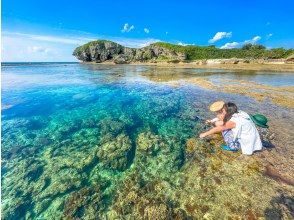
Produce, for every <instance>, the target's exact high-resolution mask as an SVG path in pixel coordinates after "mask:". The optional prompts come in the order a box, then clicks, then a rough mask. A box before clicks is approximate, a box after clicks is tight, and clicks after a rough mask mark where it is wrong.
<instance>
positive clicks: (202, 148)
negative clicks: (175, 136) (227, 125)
mask: <svg viewBox="0 0 294 220" xmlns="http://www.w3.org/2000/svg"><path fill="white" fill-rule="evenodd" d="M212 152H213V149H212V148H211V147H209V146H208V144H207V143H206V142H205V141H203V140H200V139H196V138H189V139H188V140H187V141H186V148H185V156H186V159H190V158H192V157H193V156H196V157H197V156H199V157H203V156H206V155H207V154H210V153H212Z"/></svg>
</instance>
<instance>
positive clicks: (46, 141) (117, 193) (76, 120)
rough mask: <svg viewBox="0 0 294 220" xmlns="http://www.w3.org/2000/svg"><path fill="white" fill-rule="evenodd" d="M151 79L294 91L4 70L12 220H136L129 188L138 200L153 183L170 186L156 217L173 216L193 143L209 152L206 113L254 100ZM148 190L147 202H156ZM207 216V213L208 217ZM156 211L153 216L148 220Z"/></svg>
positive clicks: (110, 69) (280, 78)
mask: <svg viewBox="0 0 294 220" xmlns="http://www.w3.org/2000/svg"><path fill="white" fill-rule="evenodd" d="M150 72H154V73H158V72H160V73H161V75H162V81H169V80H179V79H182V78H185V77H191V76H195V75H199V76H208V77H212V78H215V79H216V80H217V78H218V77H223V76H226V77H228V78H230V79H247V80H251V81H254V80H255V81H257V82H265V81H266V83H269V84H272V85H292V86H293V85H294V79H293V76H292V75H291V77H290V78H289V76H288V75H287V74H286V75H287V76H285V74H280V75H277V74H275V75H273V74H264V73H263V74H260V75H255V76H252V74H243V75H240V73H233V72H230V73H229V74H228V73H227V72H226V71H223V70H203V69H202V70H197V69H165V70H162V69H158V68H156V67H148V66H128V65H115V66H112V65H110V66H107V65H85V64H77V63H51V64H50V63H45V64H44V63H38V64H30V65H25V64H22V65H19V64H11V65H4V66H2V140H1V141H2V176H1V178H2V211H3V214H4V217H5V219H22V218H26V219H32V218H36V219H53V218H54V219H73V218H86V219H87V218H88V219H92V218H94V217H93V216H100V217H101V218H105V216H108V218H110V219H112V218H111V217H109V216H112V215H113V213H112V212H114V211H113V210H115V212H116V213H119V214H117V215H119V216H127V215H130V213H131V212H132V211H131V209H132V208H125V206H126V204H125V201H120V199H121V198H122V197H124V196H125V195H128V196H131V195H129V194H127V193H126V192H127V190H129V189H128V188H132V187H134V188H136V189H137V191H138V190H139V189H141V188H143V187H145V188H146V187H147V186H148V184H151V183H152V184H151V185H154V181H157V182H159V183H160V184H165V185H168V187H165V191H164V199H161V200H159V199H157V200H156V202H157V203H158V201H160V203H162V204H164V206H163V210H157V211H158V212H164V213H166V212H167V211H166V210H165V208H166V207H165V206H167V205H166V204H169V203H168V201H170V202H175V197H176V196H175V195H173V193H172V192H176V191H180V189H181V187H183V185H182V184H183V183H182V182H181V175H183V168H184V167H185V166H187V163H188V162H189V157H188V156H189V155H188V153H187V140H189V139H191V138H192V139H193V141H196V142H197V143H198V141H199V143H198V144H199V146H200V145H203V144H204V145H207V143H202V141H200V140H199V139H198V138H197V136H198V134H199V132H201V131H202V130H204V129H206V128H207V127H206V126H205V125H204V124H203V121H202V120H201V119H204V118H206V117H211V115H210V114H209V113H208V112H207V105H208V104H209V103H210V102H212V101H214V100H216V99H218V98H224V99H232V100H239V101H240V102H241V101H242V100H243V101H244V102H246V100H247V99H248V98H246V97H240V96H234V95H229V94H217V93H216V92H210V91H207V90H203V89H201V88H198V87H196V86H191V85H185V84H183V85H181V86H178V87H174V86H172V85H168V84H164V83H160V84H159V83H157V82H155V81H158V80H153V78H152V77H150ZM163 72H164V73H163ZM146 73H148V77H147V76H146ZM225 73H226V74H227V75H225ZM151 75H152V74H151ZM154 77H156V76H154ZM285 77H287V79H288V80H285ZM265 79H266V80H265ZM248 100H249V99H248ZM250 102H253V103H254V101H252V100H250ZM205 154H207V155H214V154H215V146H213V145H209V146H208V147H206V151H205ZM204 160H205V158H204ZM198 168H200V166H199V167H198ZM195 169H196V168H195ZM216 182H217V183H218V181H216ZM122 186H125V188H123V187H122ZM126 186H127V187H126ZM207 186H209V184H207ZM153 187H154V186H153ZM162 187H163V186H162ZM145 188H144V189H145ZM151 188H152V187H151ZM151 188H150V190H151V192H149V193H150V195H152V189H151ZM163 188H164V187H163ZM148 189H149V188H148V187H147V191H144V195H143V194H142V195H141V196H143V197H144V198H145V196H147V197H146V198H148ZM197 190H199V189H197ZM137 191H136V192H137ZM153 191H154V189H153ZM140 193H143V192H140ZM202 193H203V192H202ZM137 196H139V197H140V195H137ZM136 198H137V197H136ZM149 199H150V198H149ZM126 200H130V201H131V200H132V199H131V198H126ZM147 200H148V199H147ZM163 200H164V202H163ZM136 201H137V200H136ZM152 201H153V200H152ZM153 202H154V201H153ZM138 203H139V202H138ZM157 203H156V204H157ZM148 204H149V205H150V204H153V203H152V202H149V203H148ZM144 206H145V205H144ZM173 206H174V207H176V206H175V205H173ZM152 207H153V206H152ZM167 207H168V208H166V209H168V210H170V209H171V208H170V207H169V206H167ZM186 209H187V210H189V208H187V207H186ZM206 209H207V208H203V207H202V209H201V210H202V211H203V214H205V212H207V210H206ZM187 210H186V211H185V212H188V211H187ZM157 211H154V210H153V209H152V208H150V209H149V208H148V210H147V211H146V210H145V211H142V212H143V214H142V216H145V218H146V215H147V216H149V217H150V216H152V215H153V214H154V212H155V213H157ZM183 212H184V211H183ZM109 213H110V214H109ZM138 213H140V212H138ZM146 213H147V214H146ZM148 213H149V214H148ZM150 213H153V214H150ZM194 214H195V213H194ZM154 215H156V214H154ZM179 215H182V214H179ZM183 215H184V214H183ZM185 215H186V214H185ZM190 215H191V216H192V217H193V216H194V217H195V216H199V215H200V214H199V215H198V214H197V213H196V214H195V215H193V214H191V213H190Z"/></svg>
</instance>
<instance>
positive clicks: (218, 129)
mask: <svg viewBox="0 0 294 220" xmlns="http://www.w3.org/2000/svg"><path fill="white" fill-rule="evenodd" d="M235 127H236V123H235V122H233V121H228V122H226V123H225V124H224V125H220V126H216V127H214V128H212V129H210V130H209V131H206V132H203V133H201V134H200V135H199V137H200V138H204V137H206V136H208V135H211V134H215V133H218V132H222V131H224V130H227V129H232V128H235Z"/></svg>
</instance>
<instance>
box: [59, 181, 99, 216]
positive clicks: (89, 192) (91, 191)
mask: <svg viewBox="0 0 294 220" xmlns="http://www.w3.org/2000/svg"><path fill="white" fill-rule="evenodd" d="M101 201H102V194H101V192H100V188H99V187H97V186H91V187H84V188H82V189H80V190H79V191H76V192H73V193H71V194H70V195H69V197H68V198H67V199H66V201H65V203H64V210H63V217H64V219H68V220H71V219H80V218H83V219H84V218H85V219H95V218H96V217H97V212H98V210H99V209H100V208H102V207H103V204H102V203H101Z"/></svg>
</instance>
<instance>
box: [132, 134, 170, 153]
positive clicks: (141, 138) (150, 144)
mask: <svg viewBox="0 0 294 220" xmlns="http://www.w3.org/2000/svg"><path fill="white" fill-rule="evenodd" d="M161 147H164V145H163V143H162V141H161V140H160V138H159V137H158V136H157V135H154V134H152V133H151V132H146V133H140V134H139V135H138V138H137V151H138V152H140V153H143V154H149V155H152V156H156V154H157V153H158V151H159V150H160V148H161Z"/></svg>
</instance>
